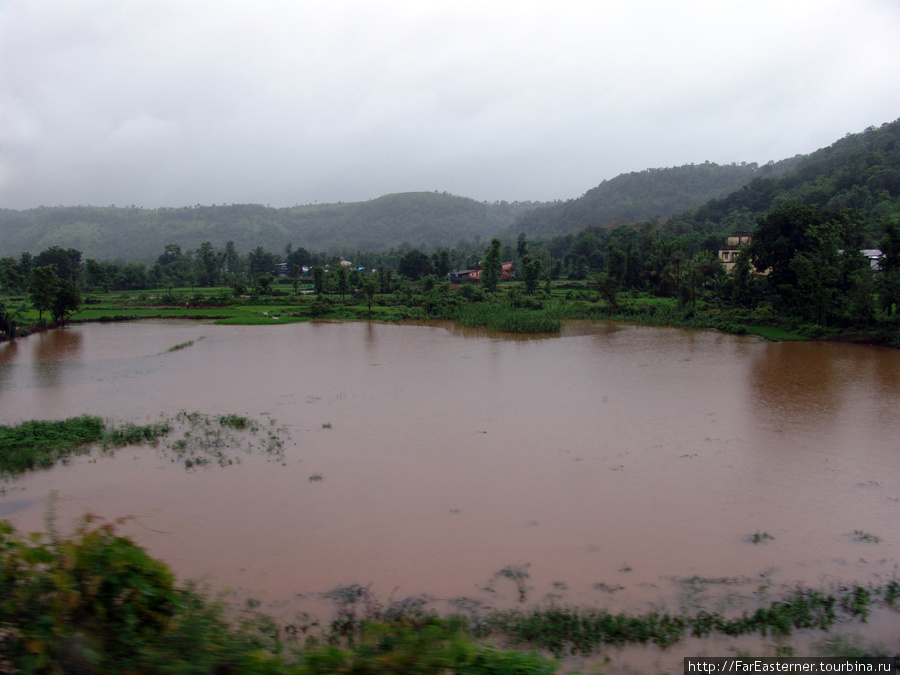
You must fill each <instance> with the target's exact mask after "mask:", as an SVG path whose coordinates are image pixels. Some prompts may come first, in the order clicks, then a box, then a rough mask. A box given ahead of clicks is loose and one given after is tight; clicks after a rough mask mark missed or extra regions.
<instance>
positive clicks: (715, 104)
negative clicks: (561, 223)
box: [0, 0, 900, 208]
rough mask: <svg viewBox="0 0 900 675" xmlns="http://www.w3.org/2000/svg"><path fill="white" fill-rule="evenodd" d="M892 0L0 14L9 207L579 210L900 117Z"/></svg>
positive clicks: (276, 1) (66, 7) (111, 7)
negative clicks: (380, 202) (441, 202)
mask: <svg viewBox="0 0 900 675" xmlns="http://www.w3.org/2000/svg"><path fill="white" fill-rule="evenodd" d="M898 34H900V6H898V4H897V3H896V2H895V0H791V1H790V2H783V0H777V1H775V0H755V1H752V2H751V1H747V0H735V1H730V2H713V1H703V2H701V1H699V0H698V1H690V2H677V3H676V2H669V1H666V0H636V1H625V0H622V1H617V0H607V1H605V2H573V1H562V2H558V3H544V2H492V1H491V0H486V1H485V0H482V1H481V2H479V3H475V2H468V1H465V0H459V1H456V2H431V1H430V2H399V1H384V2H379V1H372V2H364V1H362V0H359V1H340V0H337V1H335V2H319V1H316V0H308V1H298V2H288V1H287V0H270V1H267V2H249V1H247V0H217V1H212V0H197V1H194V2H189V3H185V2H183V1H181V0H178V1H176V0H85V1H83V2H78V3H59V2H55V1H53V0H5V1H0V62H2V63H3V67H2V69H0V206H3V207H8V208H29V207H32V206H37V205H40V204H44V205H57V204H112V203H115V204H118V205H127V204H132V203H134V204H138V205H142V206H147V207H155V206H162V205H168V206H178V205H184V204H195V203H204V204H209V203H232V202H235V203H239V202H254V203H264V204H271V205H273V206H286V205H292V204H298V203H308V202H312V201H320V202H324V201H339V200H340V201H355V200H364V199H369V198H372V197H377V196H380V195H382V194H386V193H390V192H404V191H412V190H441V191H443V190H446V191H448V192H453V193H456V194H461V195H465V196H470V197H473V198H476V199H483V200H490V201H493V200H495V199H507V200H516V199H519V200H527V199H537V200H548V199H557V198H569V197H574V196H578V195H579V194H581V193H583V192H584V191H585V190H587V189H589V188H590V187H593V186H594V185H597V184H598V183H600V182H601V181H602V180H604V179H607V178H612V177H614V176H615V175H618V174H619V173H622V172H627V171H635V170H641V169H644V168H648V167H659V166H673V165H679V164H684V163H690V162H702V161H705V160H710V161H716V162H732V161H737V162H740V161H756V162H766V161H768V160H772V159H775V160H777V159H782V158H784V157H789V156H793V155H794V154H797V153H806V152H811V151H813V150H815V149H817V148H819V147H822V146H824V145H827V144H829V143H831V142H833V141H834V140H836V139H837V138H839V137H841V136H842V135H844V134H845V133H847V132H856V131H861V130H862V129H864V128H865V127H867V126H869V125H872V124H876V125H877V124H880V123H883V122H888V121H892V120H893V119H896V118H897V117H898V116H900V85H898V82H900V40H897V39H896V36H897V35H898Z"/></svg>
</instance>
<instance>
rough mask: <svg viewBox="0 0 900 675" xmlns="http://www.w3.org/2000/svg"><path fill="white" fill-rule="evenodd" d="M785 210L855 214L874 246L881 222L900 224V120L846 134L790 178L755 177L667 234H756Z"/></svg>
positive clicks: (687, 215)
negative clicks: (797, 207)
mask: <svg viewBox="0 0 900 675" xmlns="http://www.w3.org/2000/svg"><path fill="white" fill-rule="evenodd" d="M786 204H803V205H806V206H811V207H816V208H822V209H828V210H835V211H839V210H842V209H848V208H849V209H855V210H856V211H857V212H859V214H860V215H861V216H862V218H863V220H864V221H865V222H866V223H867V227H868V232H867V234H868V237H869V242H870V243H871V242H873V241H874V239H875V238H876V237H877V236H880V234H879V230H878V226H877V223H878V221H879V220H881V219H891V218H900V119H898V120H896V121H894V122H890V123H886V124H882V125H881V126H880V127H878V128H876V127H869V128H868V129H866V130H865V131H863V132H862V133H857V134H847V135H846V136H844V138H842V139H840V140H839V141H836V142H835V143H833V144H832V145H830V146H828V147H827V148H822V149H821V150H817V151H816V152H813V153H812V154H810V155H806V156H804V157H803V158H802V159H801V160H800V161H799V163H798V164H797V165H796V167H794V169H793V170H792V171H790V172H788V173H785V174H783V175H774V176H758V177H755V178H754V179H753V180H751V181H750V183H749V184H748V185H746V186H745V187H743V188H741V189H740V190H737V191H735V192H733V193H731V194H729V195H727V196H725V197H722V198H719V199H712V200H710V201H708V202H707V203H705V204H703V205H702V206H699V207H698V208H694V209H690V210H688V211H685V212H683V213H680V214H678V215H676V216H674V217H672V218H671V219H670V220H669V221H668V222H667V223H666V229H669V230H671V231H673V232H679V233H682V232H691V231H693V232H699V233H705V234H717V235H722V234H727V233H729V232H735V231H740V230H752V229H754V228H755V227H756V220H757V218H758V217H760V216H762V215H764V214H765V213H767V212H768V211H770V210H771V209H774V208H777V207H779V206H783V205H786Z"/></svg>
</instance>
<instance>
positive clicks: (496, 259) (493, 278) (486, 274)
mask: <svg viewBox="0 0 900 675" xmlns="http://www.w3.org/2000/svg"><path fill="white" fill-rule="evenodd" d="M501 246H502V244H501V242H500V240H499V239H496V238H495V239H491V243H490V246H488V247H487V250H486V251H485V254H484V259H483V260H482V261H481V286H482V288H484V290H486V291H488V292H489V293H493V292H494V291H496V290H497V285H498V284H499V283H500V272H501V265H502V261H501V260H500V248H501Z"/></svg>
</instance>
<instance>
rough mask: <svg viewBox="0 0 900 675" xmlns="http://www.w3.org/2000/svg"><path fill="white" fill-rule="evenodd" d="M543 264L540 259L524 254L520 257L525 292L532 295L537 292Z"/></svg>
mask: <svg viewBox="0 0 900 675" xmlns="http://www.w3.org/2000/svg"><path fill="white" fill-rule="evenodd" d="M542 266H543V263H542V262H541V259H540V258H538V257H536V256H533V255H531V254H530V253H526V254H525V255H524V256H523V257H522V277H523V278H524V280H525V292H526V293H528V294H531V293H534V292H535V291H536V290H537V287H538V284H539V283H540V280H541V267H542Z"/></svg>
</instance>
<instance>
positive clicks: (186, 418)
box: [0, 411, 288, 479]
mask: <svg viewBox="0 0 900 675" xmlns="http://www.w3.org/2000/svg"><path fill="white" fill-rule="evenodd" d="M175 431H178V432H179V433H180V437H179V438H176V439H175V440H173V441H171V442H170V443H168V444H165V443H163V440H164V439H166V438H168V437H170V436H171V435H172V434H173V432H175ZM287 437H288V432H287V428H286V427H283V426H278V423H277V422H276V421H275V420H270V421H269V424H268V426H267V427H265V428H264V427H263V425H261V424H260V423H259V422H257V421H256V420H254V419H251V418H249V417H244V416H242V415H235V414H228V415H218V416H211V415H205V414H202V413H199V412H187V411H181V412H179V413H178V414H177V415H175V416H174V417H172V418H164V419H162V420H160V421H158V422H153V423H150V424H144V425H141V424H133V423H130V422H129V423H125V424H119V425H116V424H112V423H109V422H104V421H103V420H102V419H101V418H99V417H94V416H90V415H82V416H80V417H72V418H70V419H66V420H50V421H45V420H31V421H27V422H22V423H20V424H17V425H14V426H0V478H5V479H10V478H15V477H16V476H20V475H22V474H24V473H26V472H28V471H34V470H37V469H45V468H49V467H51V466H53V465H54V464H56V463H57V462H65V461H66V460H67V459H68V458H69V457H71V456H73V455H80V454H86V453H88V452H90V451H91V450H92V449H94V448H95V447H99V448H101V449H102V451H103V452H106V453H111V452H114V451H115V450H117V449H118V448H122V447H124V446H127V445H138V444H148V445H151V446H154V447H156V448H160V449H161V450H162V451H163V452H168V453H172V455H173V457H174V459H175V460H178V461H180V462H183V463H184V466H185V468H187V469H193V468H196V467H200V466H204V465H206V464H210V463H216V464H218V465H220V466H226V465H229V464H233V463H235V462H239V461H240V460H239V458H238V457H237V456H236V455H235V453H234V450H242V451H244V452H256V451H260V452H263V453H265V454H267V455H270V456H273V457H275V458H279V459H280V458H282V456H283V452H284V442H285V439H286V438H287Z"/></svg>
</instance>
